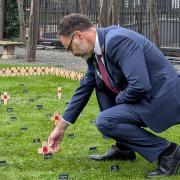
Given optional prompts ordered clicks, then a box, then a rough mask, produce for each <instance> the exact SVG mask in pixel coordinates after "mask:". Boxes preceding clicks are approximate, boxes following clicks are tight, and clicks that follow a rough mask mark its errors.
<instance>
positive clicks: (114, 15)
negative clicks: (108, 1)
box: [112, 0, 118, 25]
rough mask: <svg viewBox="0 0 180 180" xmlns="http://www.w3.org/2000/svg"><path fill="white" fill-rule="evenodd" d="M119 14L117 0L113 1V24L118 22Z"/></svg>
mask: <svg viewBox="0 0 180 180" xmlns="http://www.w3.org/2000/svg"><path fill="white" fill-rule="evenodd" d="M117 19H118V15H117V0H113V1H112V24H116V25H117V24H118V21H117Z"/></svg>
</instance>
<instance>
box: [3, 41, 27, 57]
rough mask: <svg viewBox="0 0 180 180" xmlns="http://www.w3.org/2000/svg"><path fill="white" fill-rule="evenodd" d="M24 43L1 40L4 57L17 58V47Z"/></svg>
mask: <svg viewBox="0 0 180 180" xmlns="http://www.w3.org/2000/svg"><path fill="white" fill-rule="evenodd" d="M20 45H24V43H22V42H13V41H0V46H3V54H2V57H1V58H2V59H16V55H15V47H16V46H20Z"/></svg>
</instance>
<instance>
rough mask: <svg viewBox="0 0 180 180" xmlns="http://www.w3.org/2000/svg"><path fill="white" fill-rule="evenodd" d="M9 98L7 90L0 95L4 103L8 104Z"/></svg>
mask: <svg viewBox="0 0 180 180" xmlns="http://www.w3.org/2000/svg"><path fill="white" fill-rule="evenodd" d="M9 99H10V95H9V94H8V93H7V92H4V94H2V95H1V101H3V103H4V104H5V105H7V104H8V101H9Z"/></svg>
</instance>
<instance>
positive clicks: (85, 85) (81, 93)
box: [62, 59, 96, 123]
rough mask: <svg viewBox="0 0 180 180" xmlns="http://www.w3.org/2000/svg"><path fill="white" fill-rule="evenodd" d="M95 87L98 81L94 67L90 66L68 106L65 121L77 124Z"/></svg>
mask: <svg viewBox="0 0 180 180" xmlns="http://www.w3.org/2000/svg"><path fill="white" fill-rule="evenodd" d="M90 60H92V59H90ZM95 86H96V81H95V74H94V71H93V67H92V66H89V65H88V69H87V72H86V74H85V76H84V78H83V79H82V80H81V82H80V86H79V88H77V89H76V91H75V93H74V95H73V96H72V98H71V100H70V103H69V105H68V106H67V108H66V110H65V112H64V114H63V116H62V118H63V119H64V120H65V121H67V122H69V123H75V121H76V119H77V118H78V116H79V114H80V113H81V112H82V110H83V109H84V107H85V106H86V104H87V102H88V100H89V98H90V96H91V94H92V92H93V90H94V88H95Z"/></svg>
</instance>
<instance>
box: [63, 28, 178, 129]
mask: <svg viewBox="0 0 180 180" xmlns="http://www.w3.org/2000/svg"><path fill="white" fill-rule="evenodd" d="M97 33H98V37H99V43H100V46H101V48H102V51H103V56H104V61H105V66H106V69H107V72H108V75H109V77H110V79H111V83H112V85H113V86H114V87H119V88H120V89H121V91H120V92H119V94H117V96H116V104H117V105H119V104H132V106H133V107H134V108H135V110H136V111H137V112H138V114H139V116H140V118H141V119H142V120H143V121H144V123H145V124H146V125H147V126H148V127H149V128H151V129H152V130H153V131H155V132H161V131H164V130H165V129H167V128H169V127H170V126H172V125H174V124H177V123H179V122H180V96H179V95H178V93H179V92H180V78H179V77H178V75H177V72H176V71H175V69H174V67H173V66H172V65H171V63H170V62H169V61H168V60H167V59H166V58H165V56H164V55H163V54H162V53H161V51H160V50H159V49H158V48H157V47H155V45H154V44H153V43H151V42H150V41H149V40H148V39H147V38H145V37H144V36H142V35H140V34H138V33H136V32H134V31H131V30H128V29H125V28H122V27H117V26H110V27H107V28H100V29H97ZM87 64H88V69H87V72H86V74H85V76H84V78H83V79H82V81H81V83H80V87H79V88H78V89H77V90H76V92H75V94H74V96H73V97H72V98H71V101H70V103H69V105H68V106H67V108H66V110H65V112H64V114H63V118H64V119H65V120H66V121H68V122H70V123H74V122H75V120H76V119H77V117H78V116H79V114H80V113H81V111H82V110H83V108H84V107H85V105H86V104H87V102H88V100H89V98H90V96H91V94H92V92H93V90H94V88H96V90H97V91H103V89H104V86H105V85H104V83H103V82H102V80H101V79H100V77H99V76H98V74H97V73H96V61H95V60H94V58H93V57H91V58H90V59H88V61H87ZM119 107H120V106H119Z"/></svg>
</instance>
